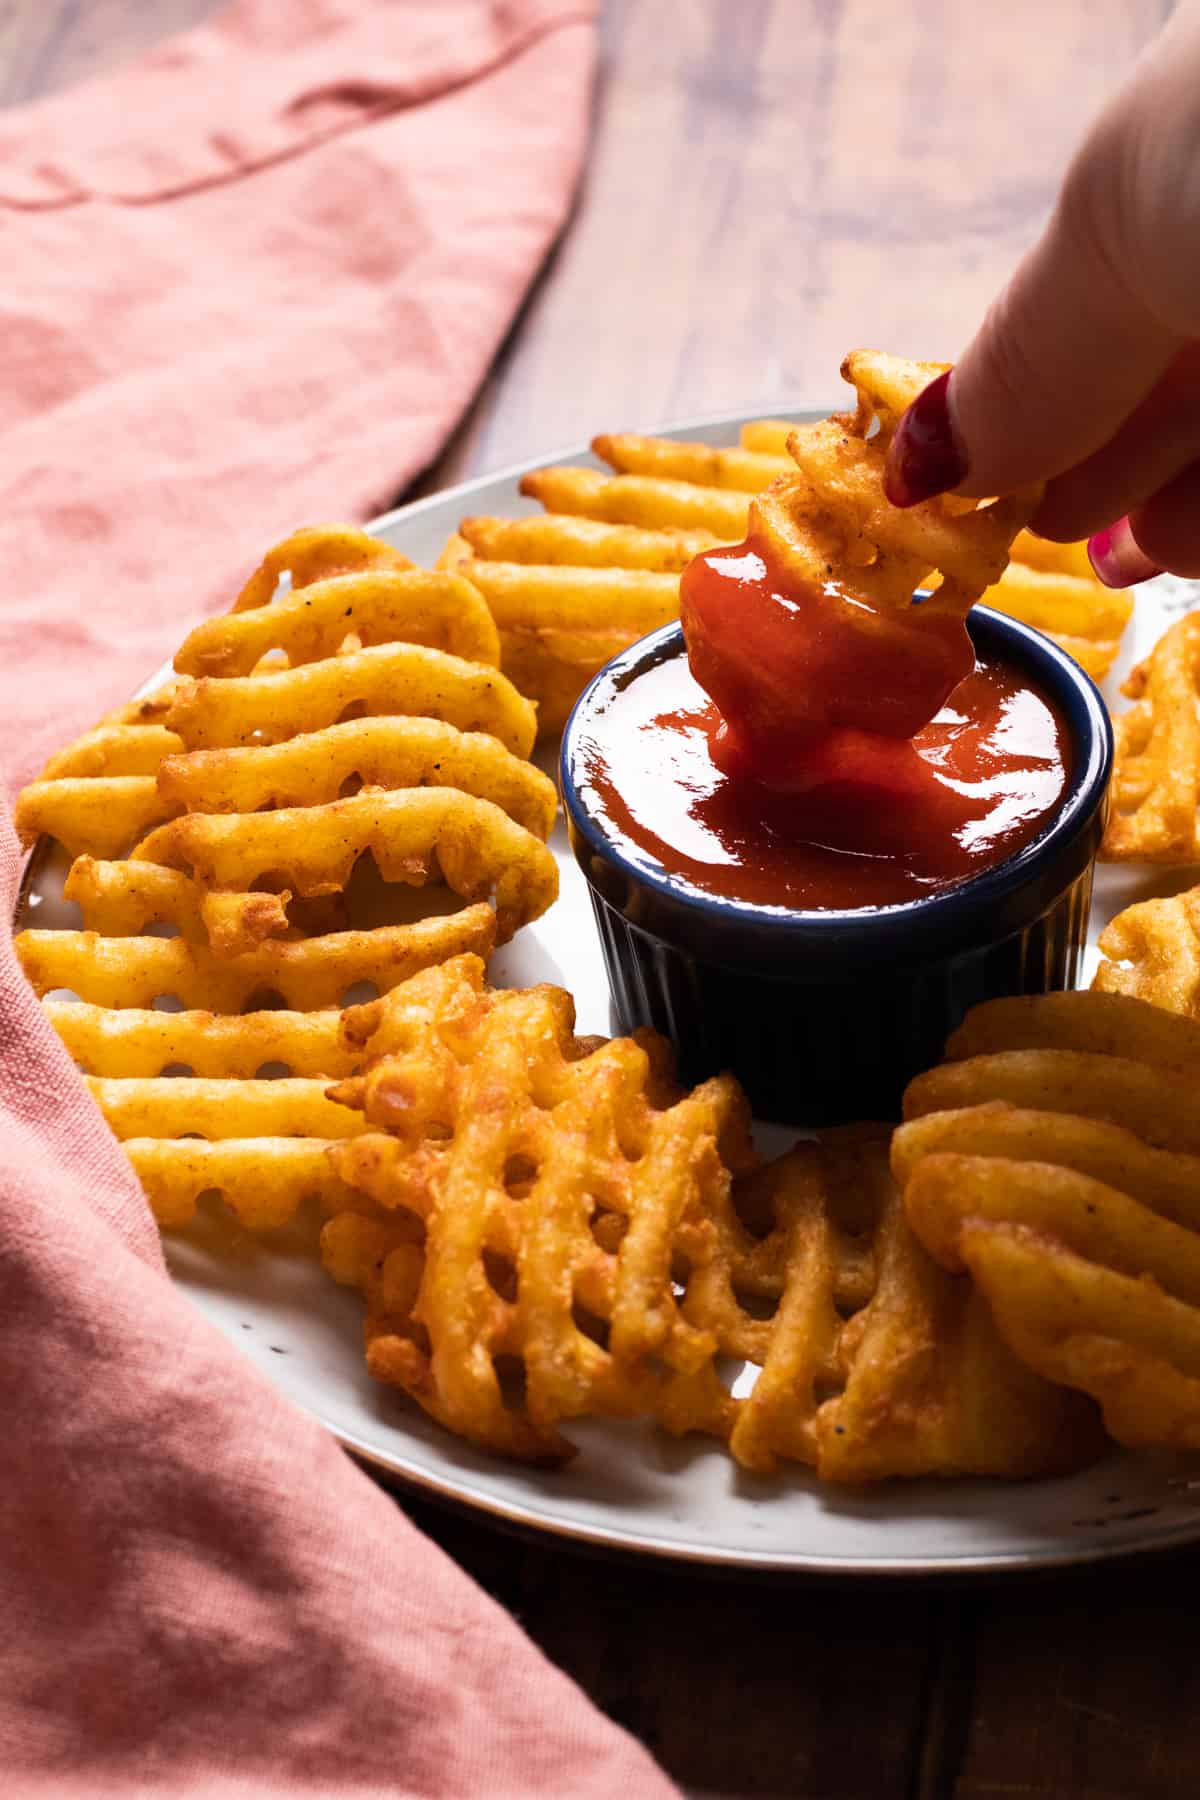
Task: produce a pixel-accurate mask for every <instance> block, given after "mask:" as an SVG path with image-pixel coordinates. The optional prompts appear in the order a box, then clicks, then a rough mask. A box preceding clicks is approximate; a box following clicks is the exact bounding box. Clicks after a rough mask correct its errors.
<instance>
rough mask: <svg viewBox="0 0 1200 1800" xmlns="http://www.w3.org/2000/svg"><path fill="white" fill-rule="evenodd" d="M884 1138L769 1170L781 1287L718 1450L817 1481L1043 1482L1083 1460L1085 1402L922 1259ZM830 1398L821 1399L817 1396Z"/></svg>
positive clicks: (1097, 1437)
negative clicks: (759, 1357)
mask: <svg viewBox="0 0 1200 1800" xmlns="http://www.w3.org/2000/svg"><path fill="white" fill-rule="evenodd" d="M888 1135H889V1134H888V1132H887V1131H886V1130H885V1129H881V1128H879V1127H874V1128H873V1127H863V1126H851V1127H847V1128H844V1129H843V1130H841V1131H836V1132H830V1133H828V1134H827V1135H826V1137H825V1138H824V1140H823V1141H822V1142H821V1143H819V1144H801V1145H798V1146H797V1148H796V1149H795V1150H794V1151H792V1152H791V1153H790V1155H788V1156H786V1157H784V1158H783V1159H781V1161H779V1162H778V1163H775V1164H773V1165H772V1167H771V1168H770V1169H769V1170H768V1171H767V1172H766V1180H767V1182H768V1183H769V1184H770V1186H771V1188H772V1189H773V1192H774V1198H775V1206H776V1211H777V1213H779V1214H780V1215H781V1216H782V1217H783V1218H784V1219H786V1220H787V1221H788V1226H789V1242H788V1245H787V1254H786V1266H787V1277H786V1286H785V1288H784V1291H783V1295H782V1298H781V1301H780V1304H779V1310H778V1312H777V1313H776V1315H775V1320H774V1322H773V1323H772V1325H771V1327H770V1330H769V1335H768V1336H767V1342H766V1347H765V1357H764V1360H763V1367H762V1372H761V1373H760V1375H759V1377H758V1380H757V1382H756V1383H755V1385H754V1388H753V1389H752V1391H751V1393H750V1394H749V1396H748V1397H747V1398H746V1399H745V1400H744V1401H742V1402H741V1405H740V1408H739V1411H738V1416H737V1421H736V1424H735V1425H734V1428H733V1435H732V1439H731V1444H730V1448H731V1449H732V1451H733V1454H734V1455H735V1456H736V1457H737V1458H738V1460H739V1461H740V1462H741V1463H743V1464H744V1465H745V1466H746V1467H747V1468H751V1469H756V1470H760V1471H762V1472H764V1473H769V1472H771V1471H772V1470H774V1469H775V1467H776V1466H777V1464H778V1461H779V1459H780V1458H781V1457H786V1458H790V1459H795V1460H799V1461H802V1462H807V1463H811V1464H813V1465H815V1467H816V1470H817V1473H818V1475H819V1476H820V1477H821V1478H822V1479H824V1480H827V1481H836V1482H852V1483H858V1482H865V1481H875V1480H880V1479H883V1478H887V1477H891V1476H920V1475H926V1476H927V1475H938V1476H945V1475H961V1474H980V1475H1001V1476H1006V1477H1021V1476H1031V1475H1046V1474H1050V1473H1057V1472H1061V1471H1065V1470H1067V1469H1071V1468H1077V1467H1079V1466H1080V1465H1081V1464H1082V1463H1084V1462H1087V1461H1088V1460H1090V1459H1091V1458H1092V1457H1094V1456H1095V1455H1096V1454H1097V1452H1098V1450H1099V1448H1100V1445H1101V1442H1102V1438H1101V1434H1100V1433H1099V1431H1098V1429H1097V1425H1096V1420H1095V1417H1094V1414H1093V1413H1092V1412H1091V1410H1090V1409H1089V1408H1088V1406H1087V1405H1086V1403H1083V1402H1081V1401H1080V1400H1079V1399H1078V1398H1077V1397H1075V1396H1071V1395H1067V1394H1065V1393H1064V1392H1063V1391H1062V1390H1061V1389H1056V1388H1053V1387H1051V1386H1050V1385H1049V1384H1048V1383H1046V1382H1044V1381H1042V1380H1040V1379H1038V1378H1037V1377H1036V1376H1032V1375H1031V1374H1030V1373H1029V1371H1028V1370H1026V1369H1024V1368H1023V1367H1022V1366H1021V1364H1020V1363H1019V1362H1018V1361H1017V1359H1016V1358H1015V1357H1014V1356H1013V1355H1012V1354H1011V1352H1010V1351H1008V1350H1007V1349H1006V1348H1005V1346H1004V1345H1003V1343H1002V1342H1001V1341H1000V1339H999V1337H998V1336H997V1333H996V1331H995V1328H994V1326H993V1325H992V1322H991V1319H990V1318H989V1315H988V1312H987V1309H986V1307H985V1306H983V1305H982V1304H981V1302H980V1301H979V1299H978V1296H977V1295H976V1294H975V1293H974V1291H973V1290H972V1288H971V1287H970V1286H969V1284H967V1283H965V1282H962V1281H956V1280H954V1279H952V1278H950V1277H948V1276H947V1275H946V1274H945V1273H944V1272H943V1271H942V1270H941V1269H939V1268H937V1267H936V1265H935V1264H934V1263H933V1261H932V1260H931V1259H930V1258H929V1257H928V1256H927V1255H926V1254H925V1252H924V1251H923V1250H922V1248H921V1246H920V1244H918V1243H917V1241H916V1239H915V1238H914V1236H913V1234H912V1232H911V1230H910V1228H909V1226H908V1224H907V1222H906V1220H905V1216H904V1209H903V1206H902V1204H901V1201H900V1197H899V1193H898V1191H897V1190H896V1188H895V1187H894V1186H893V1184H892V1182H891V1179H890V1177H889V1174H888V1166H887V1143H888ZM826 1395H828V1396H829V1397H828V1398H825V1397H824V1396H826Z"/></svg>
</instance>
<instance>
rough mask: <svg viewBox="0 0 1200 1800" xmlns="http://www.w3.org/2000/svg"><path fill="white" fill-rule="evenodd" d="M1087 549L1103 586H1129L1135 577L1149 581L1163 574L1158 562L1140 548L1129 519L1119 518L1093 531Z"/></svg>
mask: <svg viewBox="0 0 1200 1800" xmlns="http://www.w3.org/2000/svg"><path fill="white" fill-rule="evenodd" d="M1087 553H1088V561H1089V562H1090V563H1091V565H1092V568H1093V569H1094V570H1095V571H1096V576H1097V579H1098V580H1100V581H1102V582H1103V583H1104V585H1105V587H1110V588H1127V587H1132V586H1133V584H1134V583H1135V582H1136V581H1150V580H1151V579H1152V578H1153V577H1154V576H1155V575H1161V574H1162V570H1161V569H1160V568H1159V566H1158V564H1157V563H1153V562H1151V560H1150V558H1149V557H1148V556H1147V555H1146V553H1145V551H1144V550H1142V549H1140V548H1139V546H1138V543H1137V540H1136V539H1135V538H1134V535H1133V530H1132V528H1131V526H1130V523H1129V520H1128V519H1118V520H1117V522H1116V524H1115V525H1106V526H1105V527H1104V530H1103V531H1098V532H1096V534H1095V536H1094V537H1090V538H1089V539H1088V547H1087Z"/></svg>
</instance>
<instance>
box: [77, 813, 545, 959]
mask: <svg viewBox="0 0 1200 1800" xmlns="http://www.w3.org/2000/svg"><path fill="white" fill-rule="evenodd" d="M368 851H369V852H370V853H371V854H372V855H373V856H374V859H375V862H376V864H377V866H378V868H379V872H380V874H381V875H382V877H383V879H384V880H385V881H399V882H405V883H407V884H408V885H410V886H413V887H422V886H424V885H425V884H426V883H427V882H428V881H430V880H436V879H438V878H440V879H441V880H442V881H444V882H445V884H446V885H447V886H448V887H449V888H450V889H451V891H452V892H453V893H455V894H458V895H459V896H460V897H461V898H462V899H464V900H466V901H467V902H472V901H475V900H478V899H480V898H481V897H483V896H484V895H488V896H494V899H495V905H496V927H497V935H498V937H499V939H500V941H501V942H505V941H506V940H507V939H508V938H509V937H511V936H512V934H513V932H514V931H515V930H517V928H518V927H519V926H521V925H524V924H526V923H528V921H529V920H530V919H536V918H537V917H538V916H539V915H540V914H541V913H543V912H544V911H545V910H546V908H547V907H548V906H549V905H550V903H551V901H552V900H553V899H554V898H555V895H556V894H557V892H558V865H557V863H556V862H555V860H554V857H553V856H552V855H551V853H550V851H549V850H547V848H546V847H545V845H544V844H543V843H542V842H541V841H540V840H539V839H538V838H535V837H534V836H533V835H532V833H530V832H528V831H526V830H525V829H524V828H523V827H522V826H520V825H516V824H514V823H513V821H512V820H511V819H510V818H509V817H508V815H507V814H506V813H503V812H501V810H500V808H499V807H498V806H493V805H492V804H491V802H490V801H488V800H477V799H474V798H473V797H471V796H469V795H467V794H463V793H459V792H457V791H455V790H453V789H445V788H410V789H402V790H400V791H398V792H396V793H389V792H385V791H383V790H381V789H369V790H365V791H364V792H363V793H361V794H356V795H355V796H354V797H353V798H352V799H349V800H335V801H333V802H332V803H331V804H329V805H328V806H303V807H288V808H285V809H281V810H279V811H276V812H260V813H189V814H188V815H187V816H186V817H184V818H181V819H176V820H173V821H172V823H171V824H170V825H167V826H164V827H162V828H161V829H160V830H159V831H155V832H152V833H151V835H150V836H149V837H148V838H145V839H143V841H142V842H141V843H140V844H139V845H138V846H137V848H136V849H135V850H134V852H133V857H132V859H131V861H130V863H129V864H128V865H126V864H121V863H117V864H114V865H113V872H114V874H117V873H119V872H120V870H121V869H122V868H125V867H128V868H130V869H131V870H133V871H134V873H133V876H132V877H131V879H134V880H136V879H137V865H138V863H139V862H152V863H153V862H157V863H162V864H163V865H165V866H166V867H167V868H184V869H186V870H190V872H191V874H192V876H193V878H194V879H195V880H197V881H199V882H200V883H202V884H204V885H205V886H206V887H213V888H224V889H229V890H233V891H235V892H236V893H237V894H238V895H240V896H241V898H242V900H243V901H244V902H245V903H246V904H247V905H250V906H254V905H256V904H257V903H258V901H259V899H260V896H259V895H257V894H255V893H252V892H249V891H248V890H250V889H251V888H252V886H253V884H254V882H255V881H256V880H257V879H259V878H261V877H262V875H263V874H264V873H265V872H267V871H271V872H273V874H274V875H275V876H277V877H278V878H280V879H281V880H283V881H286V882H287V883H288V886H289V888H290V889H291V890H292V891H294V892H296V893H298V894H300V895H301V896H317V897H320V896H322V895H325V894H330V893H338V892H341V891H342V890H343V889H344V888H345V887H346V884H347V882H348V881H349V879H350V875H351V872H352V870H353V868H354V864H355V863H356V861H357V860H358V858H359V857H360V856H362V855H364V854H366V853H367V852H368Z"/></svg>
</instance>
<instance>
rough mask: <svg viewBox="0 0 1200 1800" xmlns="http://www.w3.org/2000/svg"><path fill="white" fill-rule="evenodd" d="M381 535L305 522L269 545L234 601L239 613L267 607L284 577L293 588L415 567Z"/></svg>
mask: <svg viewBox="0 0 1200 1800" xmlns="http://www.w3.org/2000/svg"><path fill="white" fill-rule="evenodd" d="M412 566H413V565H412V563H411V562H410V561H409V559H408V557H407V556H401V554H400V552H399V551H398V550H393V549H392V546H391V545H390V544H385V543H384V541H383V539H382V538H376V537H372V536H371V535H370V533H369V532H366V531H363V530H361V529H360V528H359V526H357V525H305V526H302V527H301V529H300V530H299V531H293V532H292V534H291V536H290V537H286V538H284V540H283V542H282V543H280V544H276V545H275V546H274V548H273V549H271V550H268V551H267V554H266V555H265V556H264V557H263V559H262V561H261V563H260V564H259V565H258V567H257V569H255V571H254V573H253V575H252V576H251V577H250V579H249V581H248V582H247V583H246V585H245V587H244V588H243V589H242V591H241V593H240V594H239V595H238V597H237V599H236V600H235V601H234V603H233V608H232V610H233V611H234V612H235V613H240V612H246V611H247V610H249V609H250V608H251V607H256V606H266V605H267V603H268V601H270V600H272V599H274V597H275V590H276V588H277V587H278V586H279V582H280V578H281V576H284V575H286V576H287V577H288V578H289V581H290V583H291V586H292V587H293V588H302V587H308V586H309V584H310V583H312V582H314V581H326V580H328V579H329V577H330V576H333V575H353V574H357V573H358V572H359V571H361V570H363V569H411V568H412Z"/></svg>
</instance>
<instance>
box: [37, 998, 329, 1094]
mask: <svg viewBox="0 0 1200 1800" xmlns="http://www.w3.org/2000/svg"><path fill="white" fill-rule="evenodd" d="M42 1004H43V1006H44V1007H45V1010H46V1015H47V1017H48V1018H49V1020H50V1023H51V1024H52V1025H53V1027H54V1029H55V1030H56V1031H57V1033H58V1035H59V1037H60V1038H61V1039H62V1041H63V1043H64V1044H65V1045H66V1047H67V1049H68V1050H69V1051H70V1053H71V1055H72V1056H73V1057H74V1058H75V1061H76V1062H77V1063H78V1064H79V1066H80V1068H81V1069H83V1071H84V1072H85V1074H88V1075H113V1076H125V1077H128V1076H134V1075H140V1076H148V1075H161V1074H162V1073H163V1071H164V1070H165V1069H172V1068H175V1069H180V1070H186V1071H187V1072H188V1073H190V1074H192V1075H207V1076H215V1077H218V1078H222V1079H229V1078H231V1077H235V1076H236V1077H238V1078H240V1079H243V1080H244V1079H246V1078H247V1077H249V1076H252V1075H256V1074H257V1073H258V1071H259V1070H260V1069H262V1068H264V1067H267V1066H269V1065H271V1064H276V1063H281V1064H283V1065H284V1066H285V1067H286V1068H287V1070H288V1071H289V1073H290V1074H292V1075H311V1076H318V1075H320V1076H324V1077H325V1078H326V1079H328V1080H331V1081H336V1080H340V1079H341V1078H343V1077H344V1076H346V1075H349V1074H351V1073H352V1072H353V1070H354V1069H355V1068H356V1067H357V1064H358V1062H359V1060H360V1059H359V1058H358V1057H357V1056H356V1055H355V1053H354V1051H353V1050H351V1049H349V1048H347V1047H346V1046H345V1045H343V1044H342V1042H341V1040H340V1037H339V1031H338V1028H339V1025H340V1023H341V1013H340V1012H339V1011H338V1010H337V1008H335V1007H327V1008H326V1009H325V1010H324V1011H321V1012H284V1011H281V1010H276V1009H274V1008H271V1009H268V1010H267V1011H265V1012H253V1013H232V1014H220V1013H211V1012H204V1011H192V1012H158V1011H156V1010H154V1009H153V1008H139V1007H133V1006H127V1007H119V1008H116V1009H114V1008H111V1007H107V1006H91V1005H88V1004H87V1003H86V1002H85V1001H82V1000H44V1001H43V1002H42Z"/></svg>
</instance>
